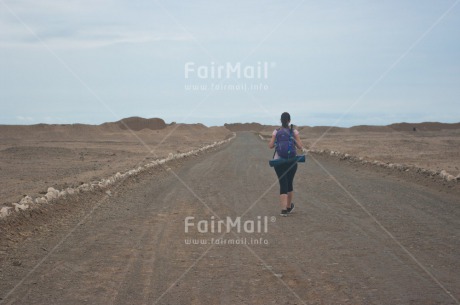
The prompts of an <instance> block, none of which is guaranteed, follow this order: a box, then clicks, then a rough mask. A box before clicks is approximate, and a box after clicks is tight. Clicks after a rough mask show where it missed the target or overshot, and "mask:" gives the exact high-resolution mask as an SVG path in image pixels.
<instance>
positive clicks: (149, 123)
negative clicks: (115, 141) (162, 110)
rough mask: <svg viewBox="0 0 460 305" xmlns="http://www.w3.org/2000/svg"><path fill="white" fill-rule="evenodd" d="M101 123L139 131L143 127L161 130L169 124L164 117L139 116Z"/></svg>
mask: <svg viewBox="0 0 460 305" xmlns="http://www.w3.org/2000/svg"><path fill="white" fill-rule="evenodd" d="M101 125H117V126H118V127H119V128H120V129H131V130H134V131H139V130H142V129H151V130H159V129H163V128H166V126H167V125H166V123H165V121H164V120H163V119H159V118H151V119H144V118H141V117H137V116H134V117H129V118H125V119H121V120H119V121H116V122H108V123H104V124H101Z"/></svg>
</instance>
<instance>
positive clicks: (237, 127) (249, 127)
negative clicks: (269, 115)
mask: <svg viewBox="0 0 460 305" xmlns="http://www.w3.org/2000/svg"><path fill="white" fill-rule="evenodd" d="M224 127H225V128H227V129H228V130H230V131H234V132H236V131H257V132H258V131H261V130H262V129H263V128H264V125H261V124H259V123H231V124H224Z"/></svg>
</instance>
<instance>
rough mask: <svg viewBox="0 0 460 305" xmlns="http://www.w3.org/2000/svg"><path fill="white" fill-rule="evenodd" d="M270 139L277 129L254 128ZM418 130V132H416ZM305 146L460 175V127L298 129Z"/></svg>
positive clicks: (456, 125) (266, 127) (426, 124)
mask: <svg viewBox="0 0 460 305" xmlns="http://www.w3.org/2000/svg"><path fill="white" fill-rule="evenodd" d="M251 128H252V129H255V130H257V131H258V132H260V134H261V135H262V136H263V137H264V138H269V137H270V136H271V133H272V132H273V130H274V129H275V128H277V127H276V126H264V127H262V126H259V127H258V126H256V125H254V126H252V127H251ZM414 128H415V131H414ZM298 130H299V132H300V134H301V138H302V139H303V141H304V144H305V145H306V146H307V147H309V148H310V149H313V150H315V151H318V150H332V151H338V152H341V153H346V154H350V155H352V156H357V157H362V158H364V159H365V160H369V161H374V160H378V161H381V162H386V163H400V164H406V165H409V166H416V167H420V168H425V169H430V170H434V171H437V172H440V171H442V170H445V171H446V172H447V173H449V174H451V175H453V176H455V177H457V176H459V174H460V124H440V123H420V124H393V125H389V126H356V127H352V128H330V127H302V126H300V127H299V128H298Z"/></svg>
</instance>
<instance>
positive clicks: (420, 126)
mask: <svg viewBox="0 0 460 305" xmlns="http://www.w3.org/2000/svg"><path fill="white" fill-rule="evenodd" d="M388 127H390V128H392V129H393V130H396V131H439V130H443V129H460V123H452V124H449V123H439V122H423V123H405V122H404V123H396V124H391V125H388Z"/></svg>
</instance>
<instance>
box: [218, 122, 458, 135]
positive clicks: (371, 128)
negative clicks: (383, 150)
mask: <svg viewBox="0 0 460 305" xmlns="http://www.w3.org/2000/svg"><path fill="white" fill-rule="evenodd" d="M224 126H225V127H226V128H227V129H229V130H230V131H235V132H236V131H255V132H271V131H272V130H273V129H275V128H278V127H279V126H270V125H261V124H259V123H231V124H224ZM295 128H296V129H298V130H299V131H303V132H314V133H323V132H326V131H327V132H329V133H339V132H350V131H353V132H394V131H439V130H446V129H460V123H439V122H423V123H405V122H404V123H395V124H391V125H386V126H378V125H358V126H353V127H349V128H345V127H330V126H313V127H312V126H295Z"/></svg>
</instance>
